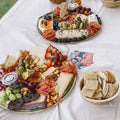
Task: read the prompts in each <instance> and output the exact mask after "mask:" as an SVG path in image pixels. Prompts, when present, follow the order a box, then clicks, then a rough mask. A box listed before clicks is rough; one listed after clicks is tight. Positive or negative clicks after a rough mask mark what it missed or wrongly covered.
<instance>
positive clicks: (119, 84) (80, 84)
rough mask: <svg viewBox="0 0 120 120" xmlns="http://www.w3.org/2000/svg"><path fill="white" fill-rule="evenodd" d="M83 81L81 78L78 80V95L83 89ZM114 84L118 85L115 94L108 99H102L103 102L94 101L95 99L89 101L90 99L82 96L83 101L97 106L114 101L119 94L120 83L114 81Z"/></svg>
mask: <svg viewBox="0 0 120 120" xmlns="http://www.w3.org/2000/svg"><path fill="white" fill-rule="evenodd" d="M83 82H84V80H83V77H82V78H81V79H80V82H79V88H80V93H81V90H82V88H83V85H84V83H83ZM116 82H117V83H118V91H117V92H116V94H115V95H114V96H112V97H110V98H108V99H103V100H95V99H90V98H87V97H85V96H82V97H83V98H84V99H85V100H87V101H89V102H91V103H94V104H98V105H102V104H107V103H109V102H110V101H112V100H113V99H115V98H116V97H117V96H118V95H119V93H120V83H119V81H118V80H117V79H116Z"/></svg>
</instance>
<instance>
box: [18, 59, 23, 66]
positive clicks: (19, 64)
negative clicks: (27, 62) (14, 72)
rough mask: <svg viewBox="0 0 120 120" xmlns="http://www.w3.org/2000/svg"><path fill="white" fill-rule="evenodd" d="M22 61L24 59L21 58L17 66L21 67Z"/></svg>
mask: <svg viewBox="0 0 120 120" xmlns="http://www.w3.org/2000/svg"><path fill="white" fill-rule="evenodd" d="M23 61H24V57H21V58H20V60H19V63H18V66H22V65H23Z"/></svg>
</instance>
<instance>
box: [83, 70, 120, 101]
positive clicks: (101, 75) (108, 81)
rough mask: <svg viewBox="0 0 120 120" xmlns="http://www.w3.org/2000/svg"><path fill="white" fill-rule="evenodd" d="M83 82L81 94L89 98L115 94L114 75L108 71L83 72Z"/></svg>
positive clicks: (101, 97)
mask: <svg viewBox="0 0 120 120" xmlns="http://www.w3.org/2000/svg"><path fill="white" fill-rule="evenodd" d="M83 79H84V83H83V87H82V90H81V94H82V95H83V96H85V97H88V98H91V99H98V100H100V99H107V98H110V97H112V96H114V95H115V94H116V92H117V91H118V87H119V85H118V83H117V82H116V79H115V77H114V75H113V74H112V73H111V72H109V71H103V70H99V71H96V72H89V73H84V75H83Z"/></svg>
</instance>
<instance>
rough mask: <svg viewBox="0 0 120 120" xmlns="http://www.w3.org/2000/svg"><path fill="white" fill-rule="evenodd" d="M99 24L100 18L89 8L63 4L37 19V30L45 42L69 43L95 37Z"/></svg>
mask: <svg viewBox="0 0 120 120" xmlns="http://www.w3.org/2000/svg"><path fill="white" fill-rule="evenodd" d="M101 24H102V23H101V19H100V17H99V16H98V15H97V14H95V13H94V12H92V11H91V8H86V7H82V6H78V4H77V3H70V4H68V3H67V2H63V3H61V4H60V5H59V6H57V7H56V8H55V9H54V10H53V11H52V12H49V13H47V14H45V15H43V16H40V17H39V19H38V22H37V29H38V32H39V33H40V34H41V35H42V37H43V38H44V39H46V40H49V41H53V42H60V43H70V42H78V41H81V40H85V39H87V38H89V37H91V36H94V35H96V34H97V33H98V32H99V31H100V29H101Z"/></svg>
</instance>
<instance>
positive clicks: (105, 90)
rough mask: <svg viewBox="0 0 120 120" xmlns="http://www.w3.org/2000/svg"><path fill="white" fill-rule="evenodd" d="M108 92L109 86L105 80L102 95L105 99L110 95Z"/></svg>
mask: <svg viewBox="0 0 120 120" xmlns="http://www.w3.org/2000/svg"><path fill="white" fill-rule="evenodd" d="M108 90H109V86H108V84H107V83H106V81H105V80H103V85H102V94H103V98H105V97H106V95H107V94H108Z"/></svg>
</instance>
